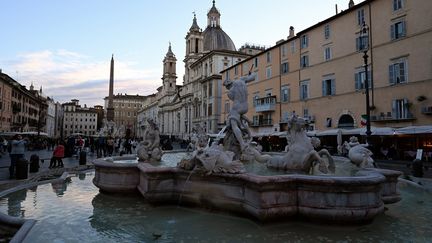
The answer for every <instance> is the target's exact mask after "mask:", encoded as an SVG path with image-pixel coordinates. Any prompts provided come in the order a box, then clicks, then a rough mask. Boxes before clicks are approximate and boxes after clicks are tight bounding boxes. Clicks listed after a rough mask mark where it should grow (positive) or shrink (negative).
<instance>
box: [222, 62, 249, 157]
mask: <svg viewBox="0 0 432 243" xmlns="http://www.w3.org/2000/svg"><path fill="white" fill-rule="evenodd" d="M252 68H253V64H252V66H251V68H250V70H249V74H248V75H247V76H243V77H240V78H239V79H237V80H234V81H231V80H230V79H226V80H225V81H224V83H223V85H224V86H225V87H226V88H227V89H228V98H229V99H230V100H232V102H233V105H232V107H231V110H230V111H229V115H228V118H227V128H228V129H227V135H226V138H225V139H224V147H225V149H227V150H231V151H233V152H243V151H244V150H245V148H246V147H247V145H248V144H249V141H247V142H246V141H245V140H244V139H243V136H246V137H249V138H248V140H250V139H252V137H251V134H250V130H249V126H248V123H249V120H248V119H247V117H246V116H245V114H246V113H247V111H248V103H247V102H248V99H247V98H248V92H247V86H246V83H247V82H250V81H253V80H255V78H256V73H251V70H252ZM230 132H231V134H230ZM226 140H227V141H226ZM235 141H236V142H238V145H239V146H240V151H236V150H238V149H236V148H235V147H236V145H235ZM236 155H237V153H236Z"/></svg>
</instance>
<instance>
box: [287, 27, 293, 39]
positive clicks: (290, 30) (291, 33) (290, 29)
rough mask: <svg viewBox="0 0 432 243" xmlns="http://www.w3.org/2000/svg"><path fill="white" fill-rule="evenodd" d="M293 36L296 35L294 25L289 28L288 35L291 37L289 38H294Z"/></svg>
mask: <svg viewBox="0 0 432 243" xmlns="http://www.w3.org/2000/svg"><path fill="white" fill-rule="evenodd" d="M292 37H294V27H293V26H290V28H289V36H288V39H289V38H292Z"/></svg>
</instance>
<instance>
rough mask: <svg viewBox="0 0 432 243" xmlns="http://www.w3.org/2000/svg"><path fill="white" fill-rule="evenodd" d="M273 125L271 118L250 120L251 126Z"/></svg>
mask: <svg viewBox="0 0 432 243" xmlns="http://www.w3.org/2000/svg"><path fill="white" fill-rule="evenodd" d="M265 126H273V119H259V120H254V121H252V124H251V127H265Z"/></svg>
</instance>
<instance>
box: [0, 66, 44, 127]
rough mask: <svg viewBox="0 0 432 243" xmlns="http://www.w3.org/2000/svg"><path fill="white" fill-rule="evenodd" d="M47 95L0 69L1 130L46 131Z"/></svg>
mask: <svg viewBox="0 0 432 243" xmlns="http://www.w3.org/2000/svg"><path fill="white" fill-rule="evenodd" d="M47 110H48V105H47V97H45V96H43V94H42V90H35V89H34V88H33V85H32V86H31V87H30V89H27V88H26V87H25V86H23V85H21V84H20V83H18V82H17V81H15V80H14V79H13V78H11V77H10V76H9V75H7V74H4V73H2V72H1V71H0V115H1V116H0V130H1V131H3V132H37V131H39V132H46V116H47Z"/></svg>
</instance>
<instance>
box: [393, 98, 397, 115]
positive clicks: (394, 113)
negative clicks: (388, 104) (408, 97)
mask: <svg viewBox="0 0 432 243" xmlns="http://www.w3.org/2000/svg"><path fill="white" fill-rule="evenodd" d="M397 117H398V115H397V100H393V101H392V118H397Z"/></svg>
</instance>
